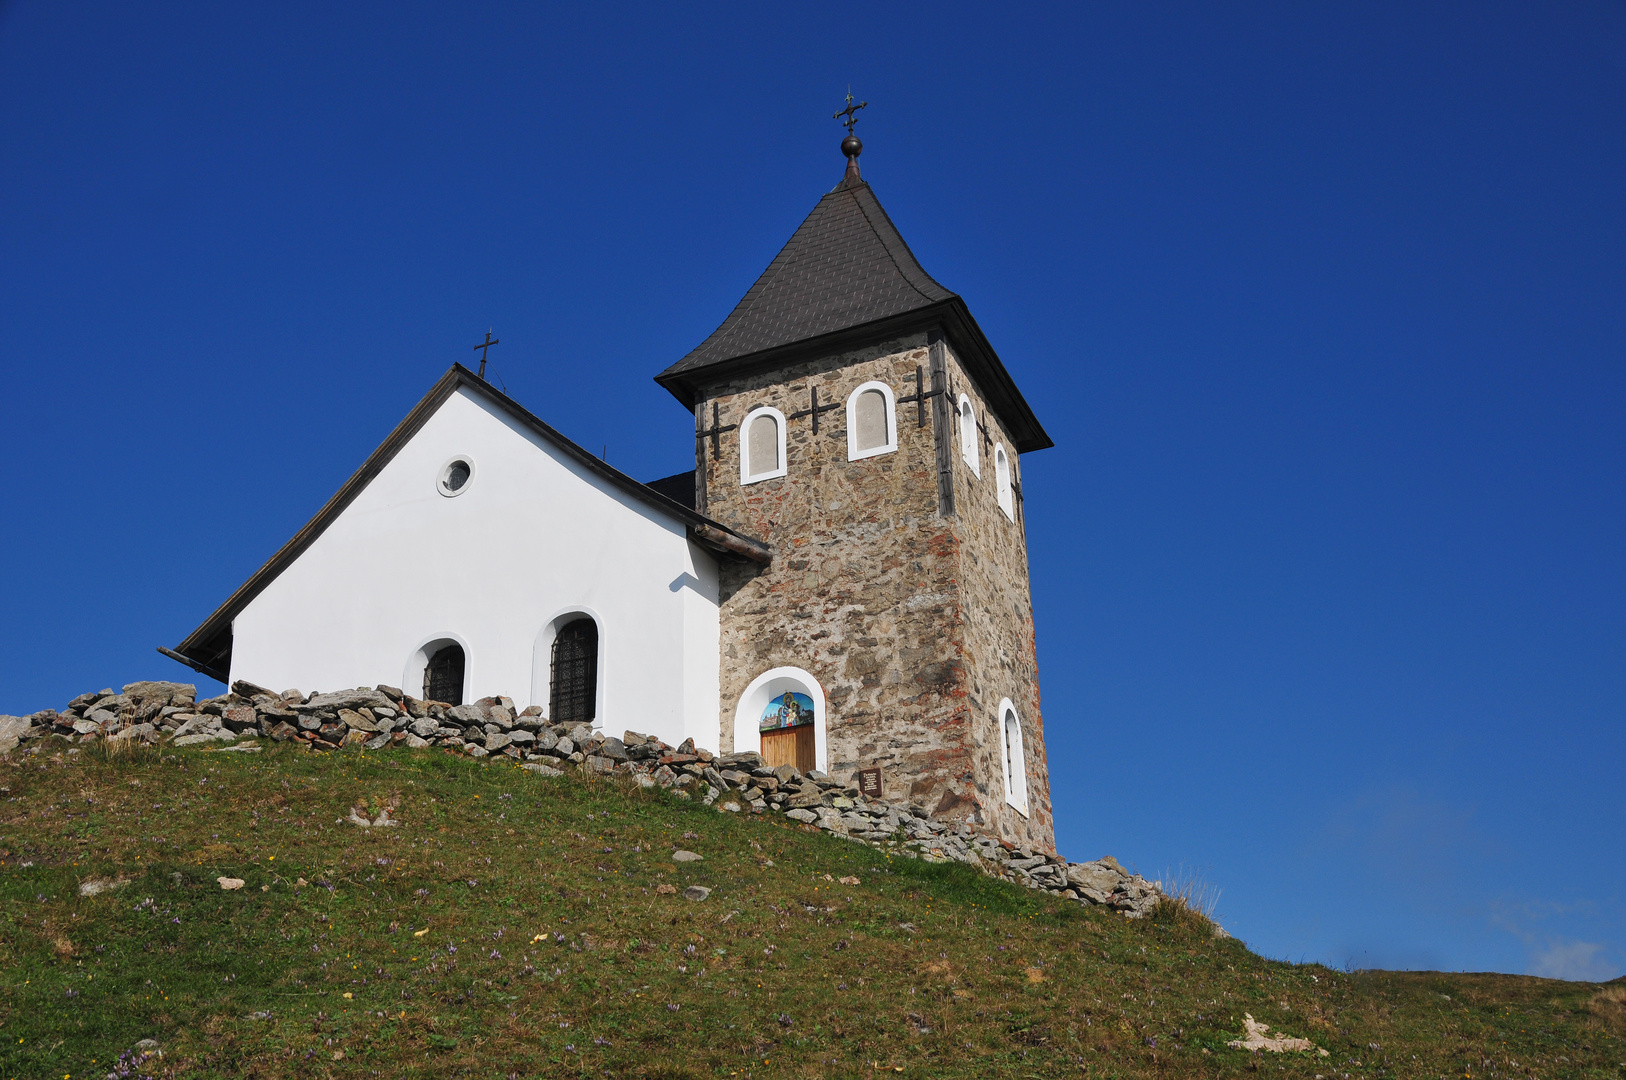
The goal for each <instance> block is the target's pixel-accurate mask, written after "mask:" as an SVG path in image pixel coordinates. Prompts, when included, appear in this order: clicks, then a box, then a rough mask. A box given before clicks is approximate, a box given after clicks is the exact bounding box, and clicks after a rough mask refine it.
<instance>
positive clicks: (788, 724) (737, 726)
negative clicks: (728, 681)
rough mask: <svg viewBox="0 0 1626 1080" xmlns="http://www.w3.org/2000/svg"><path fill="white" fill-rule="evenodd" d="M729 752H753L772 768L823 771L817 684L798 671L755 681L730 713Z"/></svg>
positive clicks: (822, 731) (820, 698)
mask: <svg viewBox="0 0 1626 1080" xmlns="http://www.w3.org/2000/svg"><path fill="white" fill-rule="evenodd" d="M734 750H735V752H736V753H741V752H745V751H750V750H754V751H756V752H757V753H759V754H761V755H762V757H763V759H764V760H765V761H766V762H767V763H768V764H769V765H771V766H776V767H777V766H779V765H794V766H795V767H796V768H797V769H799V770H801V771H802V772H807V771H808V770H810V769H824V768H826V767H827V762H828V748H827V740H826V724H825V713H824V690H823V689H822V688H821V687H820V686H819V683H818V680H817V679H815V678H813V676H812V675H809V674H808V673H807V672H805V671H803V670H802V669H801V668H774V669H773V670H771V671H765V672H763V673H762V674H761V675H758V676H757V677H756V679H754V680H753V681H752V682H751V685H750V686H749V687H747V688H746V690H745V693H743V694H741V695H740V701H739V704H738V705H737V706H736V707H735V710H734Z"/></svg>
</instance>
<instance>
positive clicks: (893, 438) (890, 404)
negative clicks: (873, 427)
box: [847, 382, 898, 461]
mask: <svg viewBox="0 0 1626 1080" xmlns="http://www.w3.org/2000/svg"><path fill="white" fill-rule="evenodd" d="M870 392H875V393H878V394H880V395H881V398H882V399H883V400H884V401H885V402H886V441H885V442H883V443H882V444H881V445H879V446H872V447H870V448H869V449H868V450H860V449H859V448H858V399H859V398H860V397H861V396H862V395H864V394H866V393H870ZM897 448H898V403H897V398H895V397H894V396H893V394H892V388H891V387H890V386H888V385H886V383H884V382H867V383H865V384H864V385H862V386H860V387H859V388H858V389H856V390H854V391H853V392H852V393H851V394H849V395H848V396H847V460H848V461H857V460H858V459H859V458H870V457H879V456H880V455H881V454H890V453H892V452H894V451H895V450H897Z"/></svg>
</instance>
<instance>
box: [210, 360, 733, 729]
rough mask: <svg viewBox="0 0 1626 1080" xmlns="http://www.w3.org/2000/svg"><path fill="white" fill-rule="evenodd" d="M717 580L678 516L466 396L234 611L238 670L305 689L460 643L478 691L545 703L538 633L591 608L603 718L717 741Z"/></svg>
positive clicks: (368, 676) (393, 676)
mask: <svg viewBox="0 0 1626 1080" xmlns="http://www.w3.org/2000/svg"><path fill="white" fill-rule="evenodd" d="M454 455H467V456H468V457H469V458H471V459H472V460H473V462H474V466H475V468H474V476H473V479H472V480H471V481H470V482H469V485H468V487H467V489H466V490H465V491H464V492H463V493H462V494H460V495H458V496H456V497H455V498H448V497H446V496H444V495H442V494H440V493H439V492H438V491H437V490H436V480H437V478H438V476H439V475H440V471H441V469H442V467H443V466H444V465H445V464H446V462H447V461H448V460H450V459H451V458H452V457H453V456H454ZM717 588H718V587H717V566H716V562H715V560H713V558H712V557H711V556H710V555H709V554H708V553H706V552H705V551H703V550H702V549H700V548H698V547H696V546H695V545H694V544H692V543H690V542H689V540H688V537H687V535H686V532H685V528H684V525H683V523H682V522H681V521H679V520H677V519H675V518H667V517H665V516H664V515H662V514H661V513H660V512H659V511H657V510H655V509H654V508H653V507H650V506H648V505H647V504H645V503H643V502H641V501H639V500H637V499H635V498H633V497H631V496H629V495H627V494H625V493H623V492H621V491H620V490H618V489H617V488H615V487H613V486H612V485H610V484H609V483H607V482H606V481H604V480H602V479H601V478H599V477H598V476H596V475H595V474H593V473H592V472H590V471H589V470H587V469H586V468H584V467H582V466H581V465H579V464H577V463H576V462H574V461H573V460H571V459H570V458H569V457H567V456H566V455H565V454H564V453H563V452H561V451H559V450H558V449H556V448H555V447H553V446H552V445H551V444H549V443H547V442H546V441H544V440H543V439H542V438H541V437H540V436H538V435H536V434H535V433H534V432H532V431H530V430H529V429H528V428H526V427H523V426H522V425H520V424H519V423H518V422H517V421H515V420H513V419H512V418H511V417H509V416H508V415H507V414H506V413H504V412H502V411H501V410H499V409H497V408H496V407H494V406H491V405H489V404H488V403H486V402H484V401H483V400H481V399H480V398H478V397H476V396H475V395H473V394H471V393H470V392H469V391H467V390H459V391H458V392H457V393H455V394H453V395H452V396H451V397H450V398H449V399H448V400H447V401H446V403H445V404H443V405H442V406H441V407H440V408H439V409H438V410H436V412H435V414H434V415H433V416H431V417H430V418H429V420H428V422H427V423H425V425H424V426H423V428H422V429H420V430H419V431H418V433H417V434H416V435H414V436H413V437H412V439H411V440H410V441H408V443H407V444H406V445H405V446H404V447H402V448H401V450H400V451H399V452H398V453H397V454H396V456H395V458H394V459H393V460H392V461H390V463H389V464H388V465H386V466H385V467H384V469H383V471H381V472H380V473H379V475H378V476H377V477H375V478H374V479H373V481H372V482H371V483H370V484H368V485H367V487H366V488H365V490H363V491H362V492H361V494H360V495H358V496H357V497H356V499H355V500H354V501H353V502H352V503H351V504H350V505H349V506H348V507H346V508H345V510H344V512H343V513H341V514H340V515H339V517H338V518H337V519H336V520H335V521H333V522H332V523H331V524H330V525H329V526H328V528H327V530H326V531H324V532H323V533H322V535H321V536H319V537H318V538H317V539H316V541H315V542H314V543H313V544H312V545H311V546H310V547H309V548H307V549H306V550H305V552H304V553H303V554H302V555H300V556H299V558H298V559H296V560H295V561H294V563H293V564H292V565H291V566H289V567H288V568H287V569H285V570H284V571H283V572H282V574H281V575H279V576H278V577H277V578H276V580H274V581H273V582H272V583H271V584H270V585H269V586H267V587H266V588H265V589H264V591H262V592H261V593H260V595H259V596H257V597H255V598H254V600H253V601H252V602H251V603H250V604H249V605H248V606H247V607H246V608H245V609H244V610H243V611H242V612H241V613H240V614H239V615H238V616H237V618H236V620H235V621H234V622H233V624H232V630H233V643H232V670H231V676H232V678H234V679H238V678H242V679H248V680H249V681H251V682H255V683H259V684H261V685H263V686H269V687H271V688H272V689H275V690H283V689H286V688H290V687H297V688H299V689H301V690H304V691H306V692H309V691H312V690H324V691H326V690H339V689H347V688H350V687H356V686H373V685H377V684H379V683H388V684H391V685H401V682H402V680H403V679H404V678H407V677H408V676H409V668H410V666H411V665H412V661H413V657H414V656H415V655H416V654H417V653H418V650H419V649H420V647H421V646H422V645H423V644H424V643H425V642H427V641H431V640H434V639H437V638H448V639H453V640H456V641H460V642H462V643H463V644H464V647H465V649H466V664H467V666H466V668H465V672H464V700H465V701H473V700H475V699H476V698H480V697H484V696H487V695H495V694H506V695H508V696H510V697H512V698H513V699H514V700H515V702H516V703H517V704H518V705H520V706H521V707H524V706H526V705H529V704H532V703H533V702H534V703H535V704H538V705H541V706H542V707H543V708H544V709H546V708H547V705H548V702H547V685H548V682H547V681H548V672H547V670H546V661H547V657H546V651H545V650H542V652H541V655H540V657H539V656H538V640H539V638H540V637H541V636H543V635H545V634H549V633H551V631H550V630H549V627H550V626H551V625H553V624H555V623H556V621H557V620H558V618H559V616H560V615H561V614H562V613H566V612H572V611H579V612H582V613H584V614H590V615H591V616H592V617H593V618H594V619H595V620H596V621H597V622H598V624H599V664H598V679H599V708H598V715H597V718H596V720H595V723H596V724H598V725H599V726H600V727H601V728H602V729H603V730H605V731H607V732H609V733H610V734H614V735H620V734H621V733H622V731H624V730H626V729H629V728H630V729H632V730H634V731H639V732H644V733H648V734H653V735H657V736H659V737H660V738H662V739H664V740H666V741H668V742H670V743H673V744H674V745H675V744H677V743H679V742H681V741H682V740H683V739H685V738H688V737H693V738H694V739H695V741H696V742H697V743H698V744H699V745H701V746H704V747H707V748H709V749H716V748H717V745H718V735H719V732H718V726H717V715H718V693H719V690H718V663H717V658H718V636H719V621H718V591H717ZM538 660H540V662H541V663H542V665H543V670H542V671H540V672H537V671H536V670H535V666H536V663H537V661H538ZM418 670H420V671H421V667H420V668H419V669H418ZM402 689H404V690H405V691H406V692H407V693H409V694H418V693H421V692H422V689H423V687H422V686H421V685H417V686H402Z"/></svg>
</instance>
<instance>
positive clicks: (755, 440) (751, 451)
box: [740, 406, 785, 484]
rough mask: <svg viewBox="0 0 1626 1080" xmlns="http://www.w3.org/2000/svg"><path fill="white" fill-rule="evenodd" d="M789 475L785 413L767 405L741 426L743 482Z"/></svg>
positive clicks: (751, 415) (752, 412) (754, 410)
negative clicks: (787, 468) (786, 459)
mask: <svg viewBox="0 0 1626 1080" xmlns="http://www.w3.org/2000/svg"><path fill="white" fill-rule="evenodd" d="M784 475H785V414H784V413H782V412H780V411H779V410H778V409H773V408H769V407H768V406H763V407H762V408H760V409H752V410H751V411H750V412H749V413H746V414H745V422H744V423H742V424H741V425H740V483H742V484H754V483H756V482H757V481H758V480H772V479H773V478H774V477H776V476H784Z"/></svg>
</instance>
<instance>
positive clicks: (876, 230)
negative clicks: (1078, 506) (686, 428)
mask: <svg viewBox="0 0 1626 1080" xmlns="http://www.w3.org/2000/svg"><path fill="white" fill-rule="evenodd" d="M854 164H855V165H856V162H855V163H854ZM932 329H936V330H939V331H941V332H943V333H944V334H945V335H946V336H947V338H948V340H949V343H950V345H951V346H952V347H953V348H954V351H955V354H956V355H957V356H958V357H959V358H960V360H961V362H962V363H963V364H965V366H966V368H967V369H968V370H969V371H970V372H971V374H972V377H973V378H974V379H976V380H977V384H978V387H979V388H980V389H981V390H982V393H983V395H984V396H985V397H986V398H987V400H988V404H989V406H990V407H991V408H993V409H994V410H995V412H996V413H997V414H998V415H999V417H1000V419H1001V420H1003V421H1004V422H1005V424H1006V426H1007V428H1008V429H1009V430H1010V431H1011V435H1012V439H1013V441H1014V442H1015V443H1016V448H1017V449H1018V450H1019V451H1024V452H1025V451H1028V450H1042V449H1044V448H1045V447H1047V446H1051V445H1053V444H1052V443H1051V441H1050V437H1049V436H1048V435H1046V434H1045V432H1044V429H1043V428H1042V427H1041V426H1040V425H1039V421H1038V418H1037V417H1035V416H1034V415H1033V410H1032V409H1031V408H1029V407H1028V404H1027V402H1026V401H1025V400H1023V398H1022V394H1021V392H1020V391H1019V390H1017V388H1016V384H1015V383H1014V382H1013V381H1012V380H1011V377H1010V375H1009V373H1008V372H1006V370H1005V366H1004V364H1002V363H1001V362H1000V360H999V357H998V356H997V355H996V354H995V353H994V350H993V347H992V346H991V345H989V344H988V340H987V338H985V337H983V334H982V331H981V329H979V328H978V327H977V324H976V321H975V320H974V319H972V318H971V313H970V311H969V310H968V309H967V308H966V306H965V301H963V300H961V299H960V297H959V296H957V295H956V294H955V293H953V292H950V291H949V290H948V289H945V288H944V287H943V286H942V285H939V284H938V283H937V282H936V281H934V280H933V279H932V276H931V275H930V274H928V273H926V271H925V270H924V269H923V268H922V267H921V265H920V263H919V262H918V261H917V260H916V259H915V256H914V253H913V252H912V251H910V250H909V245H908V244H906V243H904V242H903V237H902V236H900V235H898V230H897V228H896V227H895V226H894V225H893V224H892V219H891V218H889V217H887V215H886V211H885V210H883V209H882V208H881V203H880V201H879V200H878V199H876V197H875V193H874V191H873V190H871V188H870V186H869V184H867V183H865V182H864V181H863V180H862V179H860V178H859V176H858V172H857V169H856V167H850V168H849V170H848V172H847V175H846V176H845V177H844V178H843V179H842V181H841V183H840V184H838V185H836V188H835V190H834V191H831V192H830V193H829V194H828V195H826V196H824V198H822V199H820V200H819V202H818V205H817V206H815V207H813V212H812V213H811V214H808V215H807V218H806V220H804V221H803V222H802V224H801V226H800V227H799V228H798V229H797V230H796V232H795V233H794V234H793V235H792V236H791V238H790V241H789V242H788V243H787V244H786V245H785V246H784V248H783V249H781V250H780V252H779V254H778V255H777V256H775V257H774V260H773V262H771V263H769V264H768V268H767V269H766V270H764V271H763V272H762V276H761V277H759V278H757V280H756V284H754V285H752V286H751V288H750V289H749V290H747V292H746V294H745V296H744V297H742V298H741V299H740V302H739V303H738V304H736V305H734V310H733V311H731V312H730V313H729V315H728V318H726V319H724V320H723V323H722V325H721V326H719V327H718V328H717V329H716V330H714V331H712V333H711V336H710V337H708V338H706V340H705V341H702V342H701V343H700V345H699V347H698V348H696V349H695V350H694V351H693V352H691V353H689V355H687V356H685V357H684V358H683V359H681V360H679V361H678V362H677V363H675V364H673V365H672V366H671V367H669V368H667V369H666V370H665V371H663V372H661V373H660V374H659V375H657V376H655V381H656V382H658V383H660V384H661V385H662V386H664V387H666V389H668V390H669V391H671V392H672V394H673V395H674V396H675V397H677V399H678V400H679V401H681V402H683V403H684V404H685V405H687V406H688V407H690V408H693V407H694V406H695V404H696V402H697V401H699V400H700V399H702V398H703V397H704V388H705V387H706V386H708V385H710V384H713V383H715V382H718V381H721V380H723V379H727V378H731V377H733V376H736V375H740V374H745V373H749V372H756V371H761V370H767V369H772V368H774V367H779V366H783V365H785V364H789V363H794V362H797V361H799V360H805V359H809V358H811V357H813V356H816V355H819V354H821V353H824V354H827V353H830V352H836V351H840V350H843V349H850V348H858V347H861V346H862V345H863V344H865V343H868V342H875V341H882V340H885V339H886V338H888V337H895V336H899V335H901V334H907V333H914V332H918V331H920V330H932Z"/></svg>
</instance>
